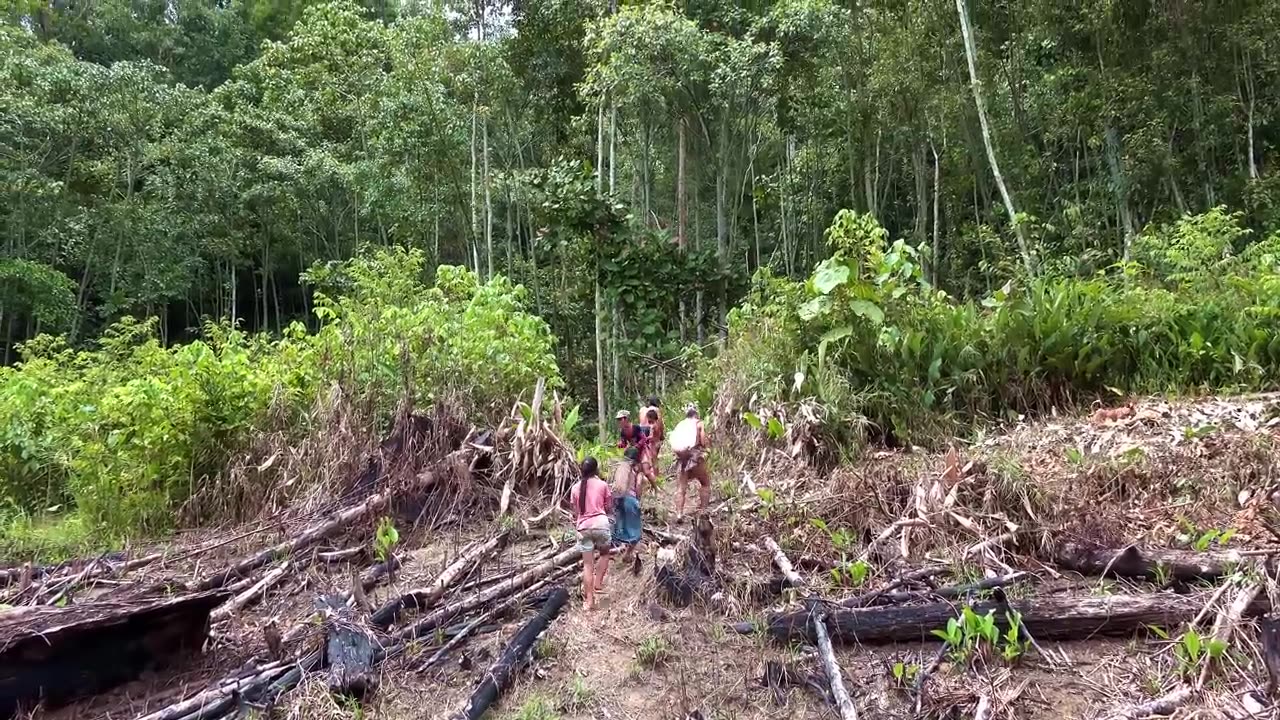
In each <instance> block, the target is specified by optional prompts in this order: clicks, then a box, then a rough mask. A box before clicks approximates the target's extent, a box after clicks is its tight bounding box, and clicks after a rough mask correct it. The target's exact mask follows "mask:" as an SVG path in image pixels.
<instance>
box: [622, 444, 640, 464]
mask: <svg viewBox="0 0 1280 720" xmlns="http://www.w3.org/2000/svg"><path fill="white" fill-rule="evenodd" d="M622 457H624V458H626V459H627V462H637V461H638V460H639V459H640V448H638V447H636V446H635V445H632V446H631V447H629V448H627V450H626V452H624V453H622Z"/></svg>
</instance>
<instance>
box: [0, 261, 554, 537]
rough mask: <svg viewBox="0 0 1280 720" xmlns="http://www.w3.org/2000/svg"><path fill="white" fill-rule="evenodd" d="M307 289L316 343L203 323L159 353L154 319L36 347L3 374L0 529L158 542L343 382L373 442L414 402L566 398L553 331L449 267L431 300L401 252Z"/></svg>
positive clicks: (298, 329) (502, 291)
mask: <svg viewBox="0 0 1280 720" xmlns="http://www.w3.org/2000/svg"><path fill="white" fill-rule="evenodd" d="M308 277H309V278H311V279H313V281H315V282H320V283H321V284H322V285H324V289H325V290H328V291H329V292H331V293H333V294H332V295H328V294H325V293H318V296H317V300H316V314H317V315H318V316H319V317H320V319H321V321H322V322H323V325H322V327H321V329H320V330H319V331H318V332H316V333H314V334H308V333H307V332H306V329H305V328H304V327H303V326H302V325H300V324H294V325H292V326H291V327H289V328H287V329H286V331H285V332H284V333H283V334H282V336H281V337H279V338H276V339H272V338H268V337H266V336H251V335H247V334H245V333H243V332H240V331H238V330H236V329H234V328H232V327H228V326H225V325H210V326H208V327H206V328H205V332H204V337H203V339H201V340H199V341H195V342H191V343H188V344H185V345H180V346H175V347H170V348H166V347H163V346H162V345H161V344H160V343H159V341H158V339H157V337H156V332H155V330H156V326H155V322H154V321H150V322H140V321H136V320H134V319H131V318H126V319H124V320H122V321H121V322H119V323H117V324H115V325H112V326H111V327H109V328H108V329H107V331H106V332H105V333H104V334H103V336H102V337H101V338H100V340H99V342H98V346H97V347H96V348H94V349H89V350H73V349H70V348H68V347H67V345H66V344H65V343H64V342H63V341H61V340H59V339H56V338H50V337H40V338H37V339H35V340H33V341H32V342H30V343H27V344H26V346H24V348H23V360H22V362H21V363H20V364H19V365H17V366H15V367H11V368H0V518H5V517H8V518H16V520H15V521H14V522H12V523H10V524H11V526H12V527H14V528H18V529H22V528H29V527H44V526H45V525H46V523H44V521H43V520H41V519H40V516H41V515H44V514H51V513H54V514H56V513H60V512H66V511H68V510H73V511H74V512H75V513H76V518H75V522H77V523H81V524H82V525H83V526H85V527H89V528H95V529H98V530H101V533H100V538H101V540H102V541H103V542H110V541H111V540H112V539H118V538H121V537H124V536H127V535H133V534H139V533H142V534H148V533H155V532H160V531H163V530H165V529H167V528H169V527H171V526H172V524H173V522H174V516H175V510H176V509H177V508H178V507H179V506H180V504H181V503H183V502H184V501H185V500H186V499H187V498H189V497H190V496H191V494H192V492H193V490H194V489H195V488H197V487H200V486H202V485H204V484H205V483H206V482H207V481H209V480H211V479H215V478H217V477H219V476H220V475H221V474H223V473H225V472H226V470H227V466H228V462H229V461H230V460H231V459H232V458H235V457H238V456H243V455H244V454H246V453H247V451H248V450H249V448H250V445H251V443H252V442H253V441H254V439H255V438H257V437H259V436H261V435H262V434H264V433H268V432H273V433H283V434H284V436H285V437H286V438H287V437H289V436H291V435H293V436H300V435H302V434H303V433H304V432H305V430H306V428H307V420H308V411H309V410H310V409H311V408H312V406H313V405H314V403H315V401H316V398H317V397H318V396H319V395H322V394H324V393H327V392H328V391H329V389H330V388H331V387H332V386H333V384H335V383H341V384H343V385H344V386H345V387H348V388H352V389H353V390H354V392H355V393H357V394H361V395H363V396H364V397H365V399H366V400H368V401H369V403H370V404H371V407H373V408H374V410H375V412H374V415H375V417H376V419H377V421H378V424H379V426H380V427H371V428H367V430H368V431H369V432H371V433H379V432H381V431H383V430H385V424H386V423H387V422H388V421H389V418H390V416H391V413H392V412H393V411H394V409H395V407H396V404H397V403H398V402H399V400H400V399H401V398H403V397H405V396H406V395H408V394H412V396H413V399H414V401H415V402H416V404H417V405H418V406H419V407H425V406H427V405H429V404H430V403H432V402H434V401H435V400H436V399H437V398H440V397H451V398H459V397H460V398H469V399H470V401H471V402H472V409H473V410H474V411H475V412H476V413H477V415H480V416H487V417H489V418H493V417H494V416H496V415H497V414H499V413H501V412H503V411H505V410H508V409H509V408H510V402H511V401H512V400H513V399H514V397H515V396H517V395H519V394H520V393H521V392H525V391H527V390H529V389H530V388H532V387H533V385H534V383H535V382H536V380H537V379H538V378H539V377H545V378H547V380H548V382H549V384H550V385H551V386H552V387H556V386H558V385H559V382H560V378H559V373H558V370H557V367H556V363H555V357H554V354H553V348H552V343H553V338H552V336H551V334H550V331H549V330H548V328H547V326H546V324H545V323H544V322H543V321H542V320H541V319H539V318H538V317H536V316H534V315H532V314H531V313H529V312H527V311H526V310H525V309H524V291H523V289H522V288H520V287H519V286H515V285H512V284H511V283H509V282H508V281H506V280H505V279H503V278H495V279H493V280H491V281H489V282H486V283H481V282H479V281H478V280H477V279H476V277H475V276H474V275H473V274H472V273H470V272H468V271H466V270H463V269H459V268H452V267H441V268H439V270H438V271H437V276H436V284H435V285H434V286H429V285H427V284H425V283H424V282H422V278H423V277H424V270H423V258H422V255H421V253H419V252H416V251H403V250H379V251H377V252H374V253H371V254H369V255H367V256H363V257H361V258H357V259H354V260H351V261H348V262H347V263H343V264H339V265H334V266H330V267H326V268H321V269H316V270H313V271H312V272H311V273H309V274H308ZM477 419H480V418H477ZM23 518H26V520H23ZM216 519H217V518H209V520H216ZM24 523H25V524H24ZM9 534H10V533H6V536H8V535H9ZM27 534H28V535H29V534H30V533H27ZM32 545H33V544H32V543H24V544H22V546H23V547H28V546H32ZM10 547H15V545H14V544H13V543H10Z"/></svg>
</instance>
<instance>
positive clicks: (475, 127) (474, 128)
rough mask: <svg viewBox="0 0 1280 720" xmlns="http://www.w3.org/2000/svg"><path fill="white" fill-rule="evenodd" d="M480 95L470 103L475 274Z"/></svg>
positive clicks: (476, 268) (474, 261)
mask: <svg viewBox="0 0 1280 720" xmlns="http://www.w3.org/2000/svg"><path fill="white" fill-rule="evenodd" d="M479 125H480V96H479V93H476V95H475V97H474V99H473V100H472V103H471V243H470V244H471V258H472V260H471V261H472V265H471V269H472V270H473V271H475V273H476V275H479V274H480V252H479V250H477V249H476V246H477V245H478V244H479V242H480V203H479V202H477V200H478V195H479V190H480V188H479V186H478V182H477V168H478V166H479V157H478V155H479V151H478V145H479V139H480V127H479Z"/></svg>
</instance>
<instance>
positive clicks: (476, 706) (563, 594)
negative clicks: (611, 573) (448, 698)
mask: <svg viewBox="0 0 1280 720" xmlns="http://www.w3.org/2000/svg"><path fill="white" fill-rule="evenodd" d="M568 601H569V591H568V590H565V589H564V588H558V589H557V590H556V591H554V592H552V593H551V597H549V598H548V599H547V602H546V603H545V604H544V605H543V606H542V609H541V610H539V611H538V614H537V615H536V616H534V618H533V619H532V620H530V621H529V622H528V623H526V624H525V626H524V627H522V628H520V631H519V632H517V633H516V635H515V637H513V638H511V642H509V643H507V646H506V648H504V649H503V651H502V654H501V655H500V656H498V659H497V660H496V661H495V662H494V663H493V665H492V666H490V668H489V669H488V671H486V672H485V674H484V678H483V679H482V680H481V681H480V685H479V687H477V688H476V689H475V692H473V693H471V698H470V699H469V700H467V704H466V706H465V707H464V708H463V709H462V712H460V713H458V714H457V715H456V716H455V718H457V720H479V719H480V717H482V716H483V715H484V714H485V712H486V711H488V709H489V706H490V705H492V704H493V703H494V702H496V701H497V700H498V698H499V697H501V696H502V693H503V692H504V691H505V690H506V689H507V688H508V687H510V686H511V681H512V680H514V679H515V677H516V675H517V674H518V673H519V672H520V670H521V669H522V668H523V667H524V666H525V664H527V663H528V661H529V658H530V655H531V651H532V649H533V644H534V643H535V642H536V641H537V639H538V637H539V636H540V635H542V633H543V632H545V631H546V629H547V627H549V626H550V625H551V621H553V620H555V619H556V616H558V615H559V614H560V610H561V609H563V608H564V606H565V603H567V602H568Z"/></svg>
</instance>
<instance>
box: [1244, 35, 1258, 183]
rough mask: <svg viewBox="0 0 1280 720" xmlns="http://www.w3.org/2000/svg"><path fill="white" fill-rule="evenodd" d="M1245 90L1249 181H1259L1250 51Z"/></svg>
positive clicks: (1246, 68) (1246, 65) (1246, 56)
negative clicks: (1254, 137)
mask: <svg viewBox="0 0 1280 720" xmlns="http://www.w3.org/2000/svg"><path fill="white" fill-rule="evenodd" d="M1244 88H1245V92H1246V94H1247V95H1248V100H1247V102H1246V103H1245V109H1246V111H1247V116H1246V122H1247V123H1248V130H1249V149H1248V152H1249V179H1250V180H1257V179H1258V154H1257V152H1256V151H1255V150H1254V140H1253V113H1254V109H1255V107H1256V104H1257V94H1256V93H1255V92H1254V87H1253V63H1252V61H1251V59H1250V56H1249V51H1248V50H1246V51H1245V52H1244Z"/></svg>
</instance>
